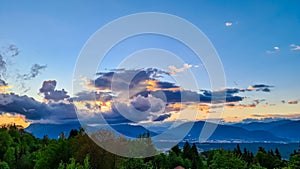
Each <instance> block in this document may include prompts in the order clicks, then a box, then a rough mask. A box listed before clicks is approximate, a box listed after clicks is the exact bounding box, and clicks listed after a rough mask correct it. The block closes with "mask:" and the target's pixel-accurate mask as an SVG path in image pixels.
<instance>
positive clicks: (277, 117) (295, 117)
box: [248, 113, 300, 121]
mask: <svg viewBox="0 0 300 169" xmlns="http://www.w3.org/2000/svg"><path fill="white" fill-rule="evenodd" d="M250 117H251V118H249V119H254V120H255V119H258V120H260V121H274V120H282V119H291V120H300V114H299V113H294V114H251V115H250ZM248 121H249V120H248Z"/></svg>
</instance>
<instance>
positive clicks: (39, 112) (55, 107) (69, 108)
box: [0, 93, 77, 121]
mask: <svg viewBox="0 0 300 169" xmlns="http://www.w3.org/2000/svg"><path fill="white" fill-rule="evenodd" d="M0 111H3V112H8V113H12V114H14V113H18V114H22V115H24V116H25V117H26V119H28V120H41V119H51V120H53V121H63V120H76V118H77V116H76V112H75V108H74V105H72V104H65V103H49V104H46V103H42V102H38V101H36V100H34V99H33V98H31V97H28V96H26V95H25V96H19V95H16V94H13V93H11V94H0Z"/></svg>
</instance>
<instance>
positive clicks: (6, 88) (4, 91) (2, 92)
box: [0, 86, 12, 94]
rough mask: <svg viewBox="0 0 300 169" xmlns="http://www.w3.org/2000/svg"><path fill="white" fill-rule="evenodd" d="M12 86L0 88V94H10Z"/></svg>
mask: <svg viewBox="0 0 300 169" xmlns="http://www.w3.org/2000/svg"><path fill="white" fill-rule="evenodd" d="M11 88H12V87H11V86H0V94H8V93H10V92H9V91H8V90H9V89H11Z"/></svg>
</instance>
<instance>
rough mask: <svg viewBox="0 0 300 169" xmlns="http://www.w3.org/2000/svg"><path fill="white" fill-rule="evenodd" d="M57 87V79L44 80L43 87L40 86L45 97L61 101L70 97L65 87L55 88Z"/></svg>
mask: <svg viewBox="0 0 300 169" xmlns="http://www.w3.org/2000/svg"><path fill="white" fill-rule="evenodd" d="M55 88H56V80H48V81H44V82H43V85H42V88H40V93H43V94H44V98H45V99H47V100H52V101H60V100H64V99H67V98H69V97H70V96H69V95H67V93H68V92H66V91H65V90H64V89H62V90H55Z"/></svg>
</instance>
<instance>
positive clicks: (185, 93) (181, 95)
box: [142, 90, 244, 103]
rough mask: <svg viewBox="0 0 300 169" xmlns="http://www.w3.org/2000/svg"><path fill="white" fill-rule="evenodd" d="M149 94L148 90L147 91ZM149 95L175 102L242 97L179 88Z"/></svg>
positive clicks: (215, 100) (240, 98) (205, 101)
mask: <svg viewBox="0 0 300 169" xmlns="http://www.w3.org/2000/svg"><path fill="white" fill-rule="evenodd" d="M161 93H163V94H161ZM142 94H143V95H144V96H147V94H146V93H145V92H143V93H142ZM148 94H150V92H148ZM151 95H153V96H154V97H158V98H161V99H164V97H166V98H167V102H168V103H175V102H199V101H200V102H204V103H210V102H216V103H222V102H225V101H226V102H238V101H242V100H243V98H244V97H241V96H234V95H232V94H229V93H227V94H226V95H225V96H224V94H223V95H221V94H220V93H217V94H212V93H211V92H210V91H203V93H202V94H201V93H197V92H194V91H189V90H181V91H168V90H166V91H165V90H164V91H162V90H159V91H153V92H151Z"/></svg>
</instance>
